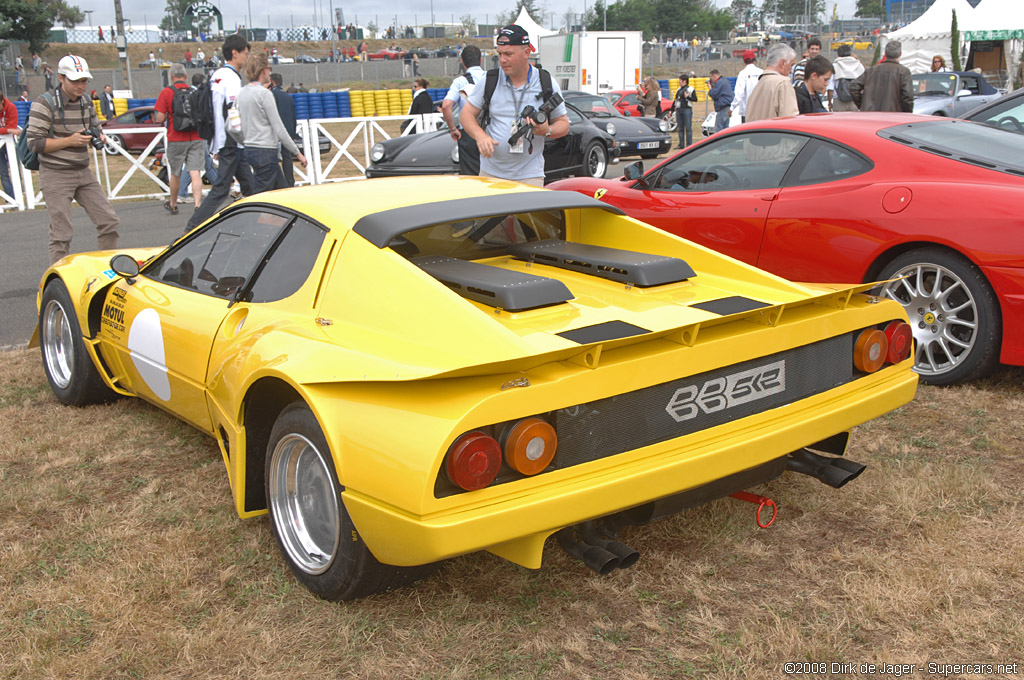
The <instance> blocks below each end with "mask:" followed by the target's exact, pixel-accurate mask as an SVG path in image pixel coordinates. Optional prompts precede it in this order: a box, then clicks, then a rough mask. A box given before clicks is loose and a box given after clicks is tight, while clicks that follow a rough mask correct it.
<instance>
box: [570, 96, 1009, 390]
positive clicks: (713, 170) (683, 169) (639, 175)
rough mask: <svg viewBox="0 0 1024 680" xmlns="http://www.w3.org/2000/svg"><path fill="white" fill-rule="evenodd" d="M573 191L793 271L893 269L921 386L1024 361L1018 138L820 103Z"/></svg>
mask: <svg viewBox="0 0 1024 680" xmlns="http://www.w3.org/2000/svg"><path fill="white" fill-rule="evenodd" d="M626 171H627V179H626V180H624V181H600V180H592V179H583V178H578V179H571V180H563V181H560V182H556V183H554V184H552V185H551V188H553V189H569V190H574V191H579V192H580V193H582V194H585V195H588V196H595V195H600V196H601V200H602V201H604V202H606V203H609V204H611V205H614V206H616V207H618V208H621V209H622V210H624V211H625V212H626V213H627V214H629V215H631V216H632V217H636V218H637V219H639V220H642V221H644V222H648V223H650V224H653V225H655V226H658V227H661V228H662V229H665V230H667V231H670V232H672V233H674V234H678V235H679V236H682V237H684V238H687V239H690V240H693V241H697V242H698V243H701V244H703V245H706V246H708V247H709V248H714V249H715V250H717V251H719V252H722V253H725V254H726V255H730V256H732V257H735V258H737V259H739V260H742V261H744V262H747V263H750V264H754V265H756V266H758V267H760V268H762V269H766V270H768V271H770V272H772V273H774V274H778V275H779V276H782V277H784V278H787V279H790V280H795V281H819V282H835V283H839V282H849V281H863V282H870V281H890V282H889V283H885V284H883V285H882V286H881V287H880V292H881V295H882V296H883V297H888V298H891V299H894V300H897V301H899V302H900V303H901V304H902V305H903V306H904V307H905V308H906V310H907V314H908V316H909V317H910V321H911V325H912V326H913V328H914V338H915V340H916V342H917V352H916V357H917V364H916V370H917V371H918V372H919V373H920V374H921V376H922V378H923V379H924V380H925V381H927V382H931V383H934V384H940V385H944V384H949V383H955V382H961V381H965V380H971V379H974V378H978V377H980V376H983V375H985V374H986V373H987V372H989V371H990V370H991V369H992V368H994V367H995V366H996V365H997V364H998V363H999V362H1000V361H1001V362H1002V363H1006V364H1014V365H1024V229H1022V228H1021V216H1020V206H1021V205H1022V204H1024V135H1020V134H1014V133H1011V132H1006V131H1005V130H1000V129H993V128H991V127H988V126H986V125H980V124H977V123H971V122H967V121H962V120H956V119H951V118H950V119H946V118H935V117H925V116H915V115H911V114H882V113H863V112H861V113H833V114H819V115H814V116H798V117H793V118H780V119H775V120H765V121H757V122H754V123H746V124H745V125H743V126H741V127H738V128H730V129H727V130H723V131H722V132H719V133H717V134H715V135H714V136H712V137H709V138H707V139H705V140H703V141H701V142H699V143H697V144H695V145H694V146H693V147H690V148H689V149H687V150H684V151H682V152H680V153H678V154H676V155H674V156H671V157H670V158H669V159H667V160H666V161H664V162H663V163H661V164H660V165H658V166H656V167H655V168H653V169H652V170H650V171H649V172H646V173H645V172H643V170H642V168H640V167H630V168H626Z"/></svg>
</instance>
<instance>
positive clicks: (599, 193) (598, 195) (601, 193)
mask: <svg viewBox="0 0 1024 680" xmlns="http://www.w3.org/2000/svg"><path fill="white" fill-rule="evenodd" d="M606 193H608V190H607V189H598V190H597V191H595V192H594V198H596V199H597V200H599V201H600V200H601V197H602V196H604V195H605V194H606Z"/></svg>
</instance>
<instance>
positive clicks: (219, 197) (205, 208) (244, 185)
mask: <svg viewBox="0 0 1024 680" xmlns="http://www.w3.org/2000/svg"><path fill="white" fill-rule="evenodd" d="M240 152H241V149H239V148H238V147H237V146H235V145H234V144H231V145H225V146H224V148H222V149H221V150H220V154H219V158H220V167H219V168H218V169H217V181H216V182H215V183H214V185H213V188H212V189H210V193H208V194H206V198H204V199H203V203H202V205H200V206H199V207H198V208H196V211H195V212H194V213H192V217H190V218H189V219H188V229H189V230H191V229H194V228H195V227H198V226H199V225H200V224H202V223H203V222H205V221H206V220H208V219H210V218H211V217H213V215H214V214H215V213H216V212H217V211H218V210H220V206H221V204H222V203H224V199H226V198H227V197H228V194H229V193H231V183H232V182H233V181H234V180H235V175H237V176H238V186H239V187H240V188H241V189H242V194H244V195H245V196H248V195H249V194H251V193H252V171H251V170H250V169H249V166H248V165H247V164H246V163H244V162H242V154H241V153H240Z"/></svg>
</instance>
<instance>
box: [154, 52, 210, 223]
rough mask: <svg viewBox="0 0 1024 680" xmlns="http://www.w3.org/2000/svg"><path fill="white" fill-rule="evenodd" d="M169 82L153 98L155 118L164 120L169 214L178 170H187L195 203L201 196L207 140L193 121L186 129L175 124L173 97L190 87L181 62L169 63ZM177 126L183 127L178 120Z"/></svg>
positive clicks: (173, 208) (173, 204) (178, 179)
mask: <svg viewBox="0 0 1024 680" xmlns="http://www.w3.org/2000/svg"><path fill="white" fill-rule="evenodd" d="M170 76H171V86H170V87H165V88H164V89H163V91H162V92H160V96H159V97H157V100H156V112H155V113H154V114H153V115H154V117H155V118H156V122H158V123H163V122H164V121H165V120H166V121H167V149H166V150H165V153H164V160H165V161H166V162H167V174H168V176H169V177H170V178H171V182H170V184H171V198H170V200H167V201H164V208H165V209H166V210H167V211H168V212H169V213H171V214H172V215H177V214H178V189H179V188H180V187H181V173H182V171H183V170H185V171H188V174H189V176H190V177H191V178H192V198H193V200H194V202H195V207H197V208H198V207H199V204H200V203H202V199H203V181H202V179H201V177H200V175H201V173H202V170H203V168H204V167H206V144H205V143H204V142H203V140H202V138H201V137H200V136H199V133H198V132H197V131H196V128H195V125H191V126H188V127H187V129H185V130H178V129H175V124H174V98H175V96H181V95H177V92H178V91H181V90H184V92H185V93H188V92H190V91H191V88H190V87H189V86H188V83H186V82H185V79H186V78H187V77H188V73H187V72H186V71H185V66H184V64H171V69H170ZM177 127H179V128H180V127H182V125H181V121H179V125H178V126H177Z"/></svg>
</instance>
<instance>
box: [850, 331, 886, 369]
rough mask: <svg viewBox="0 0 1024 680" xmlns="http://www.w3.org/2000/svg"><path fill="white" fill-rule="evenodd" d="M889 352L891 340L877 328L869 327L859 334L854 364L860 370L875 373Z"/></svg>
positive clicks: (854, 348) (854, 349)
mask: <svg viewBox="0 0 1024 680" xmlns="http://www.w3.org/2000/svg"><path fill="white" fill-rule="evenodd" d="M888 352H889V340H888V339H887V338H886V337H885V333H883V332H882V331H880V330H878V329H877V328H868V329H866V330H863V331H861V333H860V335H858V336H857V343H856V344H855V345H854V347H853V365H854V366H856V367H857V370H858V371H863V372H864V373H874V372H875V371H877V370H878V369H880V368H881V367H882V365H883V364H884V363H885V357H886V355H887V354H888Z"/></svg>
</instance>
